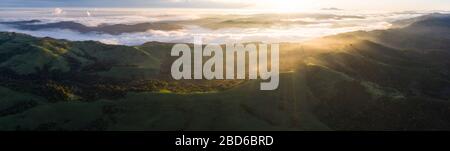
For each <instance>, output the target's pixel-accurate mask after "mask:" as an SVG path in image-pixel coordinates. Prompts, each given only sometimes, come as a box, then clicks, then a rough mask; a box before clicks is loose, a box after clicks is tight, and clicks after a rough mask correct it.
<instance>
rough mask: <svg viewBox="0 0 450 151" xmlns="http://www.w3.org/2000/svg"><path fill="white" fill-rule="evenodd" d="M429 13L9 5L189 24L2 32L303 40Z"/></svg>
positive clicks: (100, 19) (69, 17) (109, 19)
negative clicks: (114, 31)
mask: <svg viewBox="0 0 450 151" xmlns="http://www.w3.org/2000/svg"><path fill="white" fill-rule="evenodd" d="M425 13H429V12H401V13H392V12H390V13H388V12H358V13H357V14H356V13H354V12H347V11H343V10H334V11H330V10H326V11H317V12H308V13H282V14H280V13H264V14H262V13H261V12H232V13H230V12H229V11H220V10H203V11H198V10H197V11H194V10H187V9H74V8H72V9H61V8H52V9H5V10H0V21H3V22H4V21H25V20H33V19H37V20H41V21H42V22H41V23H39V24H45V23H55V22H61V21H73V22H77V23H81V24H84V25H86V26H99V25H102V24H109V25H112V24H130V25H131V24H137V23H148V22H151V23H155V22H164V23H170V24H176V25H180V26H183V28H182V29H179V30H171V31H161V30H152V29H149V30H147V31H145V32H133V33H122V34H118V35H111V34H106V33H93V32H92V33H80V32H76V31H75V30H70V29H58V28H51V29H43V30H33V31H32V30H23V29H18V28H14V27H12V26H6V25H1V26H0V31H11V32H21V33H26V34H31V35H33V36H38V37H53V38H59V39H68V40H77V41H80V40H96V41H101V42H104V43H108V44H125V45H140V44H142V43H145V42H149V41H160V42H192V40H193V37H194V36H201V37H202V38H203V40H204V41H205V42H207V43H225V42H235V41H237V42H254V41H262V42H300V41H304V40H309V39H312V38H317V37H321V36H326V35H331V34H337V33H342V32H349V31H356V30H375V29H386V28H390V27H391V23H392V22H394V21H397V20H401V19H407V18H412V17H417V16H420V15H423V14H425Z"/></svg>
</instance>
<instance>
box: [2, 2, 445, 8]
mask: <svg viewBox="0 0 450 151" xmlns="http://www.w3.org/2000/svg"><path fill="white" fill-rule="evenodd" d="M0 7H3V8H8V7H140V8H142V7H144V8H211V9H215V8H233V9H277V10H285V11H297V10H310V9H322V8H339V9H346V10H387V11H407V10H450V0H246V1H241V0H2V2H1V3H0Z"/></svg>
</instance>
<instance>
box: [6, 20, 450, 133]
mask: <svg viewBox="0 0 450 151" xmlns="http://www.w3.org/2000/svg"><path fill="white" fill-rule="evenodd" d="M448 23H450V16H449V15H442V14H432V15H429V16H423V17H421V18H420V19H417V20H414V21H413V22H412V21H409V24H408V25H406V26H405V27H402V28H393V29H389V30H379V31H368V32H366V31H358V32H351V33H344V34H339V35H333V36H328V37H323V38H320V39H315V40H311V41H308V42H305V43H300V44H298V43H283V44H281V48H280V49H281V52H280V56H281V58H282V59H280V66H281V72H282V73H281V75H280V87H279V88H278V89H277V90H275V91H260V90H259V82H260V81H249V80H243V81H220V80H216V81H173V80H171V79H170V78H167V77H169V73H168V70H167V67H168V66H170V64H171V61H172V60H173V58H171V57H169V55H168V53H169V52H170V49H171V46H172V45H173V44H169V43H159V42H149V43H146V44H144V45H141V46H134V47H130V46H119V45H105V44H102V43H99V42H93V41H84V42H71V41H66V40H59V39H52V38H34V37H31V36H28V35H23V34H18V33H5V32H4V33H1V34H0V54H1V55H0V71H1V72H0V79H1V80H0V81H1V83H0V94H2V95H0V96H1V97H0V103H1V104H2V105H1V108H0V129H2V130H180V129H181V130H449V129H450V119H449V118H448V117H449V116H450V102H449V101H450V76H449V73H450V72H449V70H450V61H449V59H448V58H450V49H449V47H450V45H449V44H450V41H449V40H450V39H449V37H448V35H449V34H448V33H449V32H450V29H449V24H448Z"/></svg>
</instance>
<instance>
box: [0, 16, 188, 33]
mask: <svg viewBox="0 0 450 151" xmlns="http://www.w3.org/2000/svg"><path fill="white" fill-rule="evenodd" d="M0 24H4V25H8V26H11V27H14V28H17V29H20V30H32V31H35V30H42V29H68V30H73V31H77V32H81V33H89V32H98V33H105V34H112V35H119V34H123V33H135V32H146V31H148V30H163V31H171V30H179V29H182V28H183V27H181V26H179V25H175V24H169V23H163V22H154V23H149V22H147V23H138V24H131V25H128V24H113V25H109V24H101V25H98V26H94V27H90V26H86V25H83V24H80V23H77V22H74V21H61V22H55V23H42V21H40V20H28V21H13V22H0Z"/></svg>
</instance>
